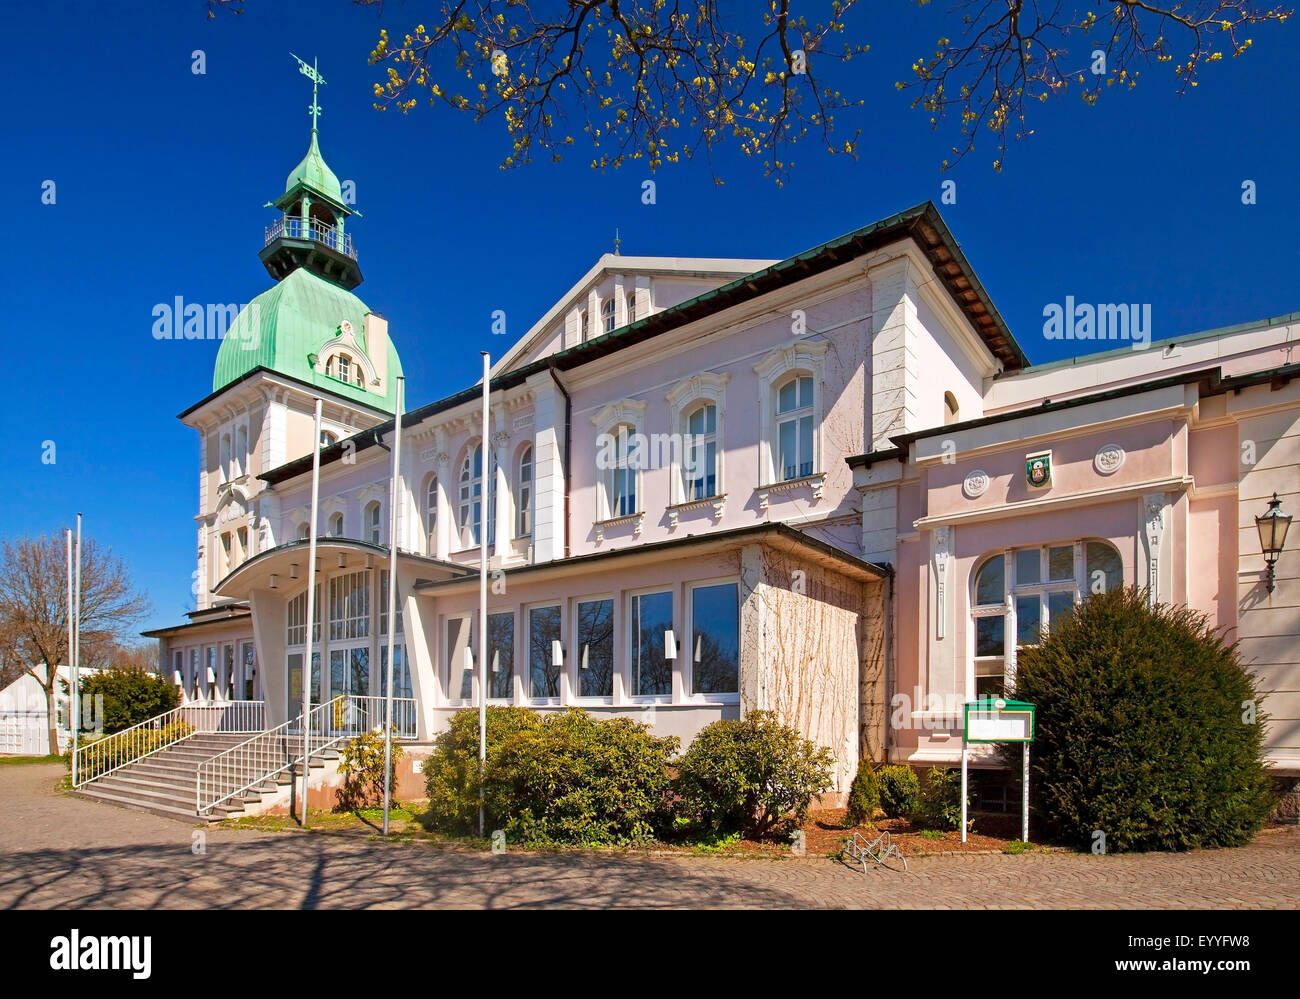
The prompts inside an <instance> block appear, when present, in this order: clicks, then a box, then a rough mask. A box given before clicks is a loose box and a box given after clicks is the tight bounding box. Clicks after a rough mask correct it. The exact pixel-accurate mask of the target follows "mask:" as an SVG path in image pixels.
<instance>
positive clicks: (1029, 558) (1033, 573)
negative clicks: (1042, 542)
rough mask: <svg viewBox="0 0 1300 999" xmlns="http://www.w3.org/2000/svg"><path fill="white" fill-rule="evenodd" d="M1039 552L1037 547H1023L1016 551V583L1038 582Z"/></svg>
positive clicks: (1020, 584)
mask: <svg viewBox="0 0 1300 999" xmlns="http://www.w3.org/2000/svg"><path fill="white" fill-rule="evenodd" d="M1038 560H1039V554H1038V549H1037V548H1021V549H1020V550H1019V551H1017V552H1016V585H1017V586H1024V585H1025V584H1027V583H1037V582H1038V579H1039V575H1038V568H1039V567H1038Z"/></svg>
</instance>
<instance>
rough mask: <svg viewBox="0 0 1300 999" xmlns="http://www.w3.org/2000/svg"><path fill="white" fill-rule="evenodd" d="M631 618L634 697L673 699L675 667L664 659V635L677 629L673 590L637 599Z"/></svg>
mask: <svg viewBox="0 0 1300 999" xmlns="http://www.w3.org/2000/svg"><path fill="white" fill-rule="evenodd" d="M631 617H632V642H631V650H632V695H633V696H634V697H651V696H655V697H665V696H671V695H672V692H673V667H672V661H671V660H669V659H668V658H667V657H665V656H664V632H666V631H669V630H671V629H672V626H673V595H672V591H671V590H665V591H663V592H662V593H642V594H638V595H636V596H634V597H633V598H632V615H631Z"/></svg>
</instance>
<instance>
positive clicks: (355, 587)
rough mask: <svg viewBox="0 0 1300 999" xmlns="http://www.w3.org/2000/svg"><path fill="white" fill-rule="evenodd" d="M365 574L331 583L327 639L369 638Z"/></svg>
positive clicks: (368, 594) (368, 602)
mask: <svg viewBox="0 0 1300 999" xmlns="http://www.w3.org/2000/svg"><path fill="white" fill-rule="evenodd" d="M367 576H368V574H367V573H365V572H349V573H346V574H345V575H342V576H335V577H334V578H333V579H331V580H330V638H331V639H332V640H337V639H347V638H365V637H366V636H368V635H369V634H370V584H369V581H368V579H367Z"/></svg>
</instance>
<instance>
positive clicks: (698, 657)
mask: <svg viewBox="0 0 1300 999" xmlns="http://www.w3.org/2000/svg"><path fill="white" fill-rule="evenodd" d="M690 608H691V633H690V636H689V642H688V649H689V659H688V662H689V663H690V671H691V693H692V694H738V693H739V692H740V587H739V586H738V585H737V584H736V583H707V584H700V585H697V586H692V587H691V589H690Z"/></svg>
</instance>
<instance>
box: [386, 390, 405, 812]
mask: <svg viewBox="0 0 1300 999" xmlns="http://www.w3.org/2000/svg"><path fill="white" fill-rule="evenodd" d="M405 388H406V379H405V378H403V377H401V376H400V375H399V376H398V378H397V414H396V415H395V416H394V417H393V477H392V480H391V482H390V484H389V487H388V668H387V670H386V675H385V677H384V690H385V691H387V694H388V696H387V698H386V699H385V701H384V835H385V836H387V835H388V810H389V807H390V802H391V801H392V795H393V789H392V786H391V785H392V782H393V778H392V774H391V770H392V767H393V647H394V640H395V637H396V635H397V496H398V489H399V487H400V486H401V475H402V403H403V398H402V396H403V394H404V390H405Z"/></svg>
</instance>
